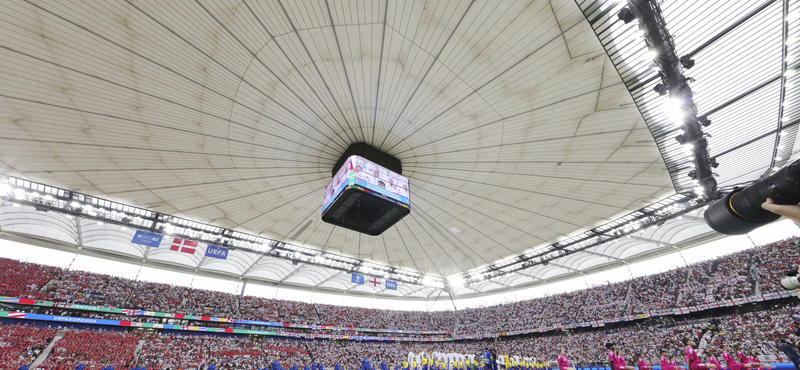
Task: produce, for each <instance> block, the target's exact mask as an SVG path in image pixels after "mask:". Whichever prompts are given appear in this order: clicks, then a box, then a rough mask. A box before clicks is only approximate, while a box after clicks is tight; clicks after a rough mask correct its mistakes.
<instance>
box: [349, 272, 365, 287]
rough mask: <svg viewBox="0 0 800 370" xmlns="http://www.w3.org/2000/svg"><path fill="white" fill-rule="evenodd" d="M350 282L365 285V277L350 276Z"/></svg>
mask: <svg viewBox="0 0 800 370" xmlns="http://www.w3.org/2000/svg"><path fill="white" fill-rule="evenodd" d="M350 282H351V283H353V284H361V285H364V275H359V274H352V275H351V276H350Z"/></svg>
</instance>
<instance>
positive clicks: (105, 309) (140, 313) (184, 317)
mask: <svg viewBox="0 0 800 370" xmlns="http://www.w3.org/2000/svg"><path fill="white" fill-rule="evenodd" d="M0 302H2V303H13V304H22V305H32V306H43V307H58V308H66V309H72V310H82V311H94V312H103V313H115V314H123V315H127V316H149V317H165V318H171V319H181V320H193V321H210V322H221V323H231V324H243V325H257V326H272V327H282V328H294V329H316V330H335V331H359V332H369V333H396V334H450V331H449V330H396V329H372V328H359V327H350V326H335V325H304V324H290V323H283V322H272V321H258V320H241V319H240V320H236V319H228V318H222V317H213V316H196V315H185V314H177V313H165V312H156V311H147V310H138V309H128V308H116V307H110V306H93V305H86V304H77V303H64V302H51V301H41V300H33V299H24V298H17V297H2V296H0Z"/></svg>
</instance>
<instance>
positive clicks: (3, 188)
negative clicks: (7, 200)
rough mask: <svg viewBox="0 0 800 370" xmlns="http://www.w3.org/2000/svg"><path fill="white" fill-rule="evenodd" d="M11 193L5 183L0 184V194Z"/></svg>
mask: <svg viewBox="0 0 800 370" xmlns="http://www.w3.org/2000/svg"><path fill="white" fill-rule="evenodd" d="M8 193H11V187H10V186H8V185H6V184H0V194H3V195H5V194H8Z"/></svg>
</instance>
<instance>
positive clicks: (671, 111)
mask: <svg viewBox="0 0 800 370" xmlns="http://www.w3.org/2000/svg"><path fill="white" fill-rule="evenodd" d="M664 112H665V113H666V114H667V116H668V117H669V119H670V120H672V122H673V123H674V124H676V125H678V126H680V125H683V120H684V119H685V118H686V113H684V111H683V108H682V107H681V101H680V100H678V99H667V101H666V102H665V103H664Z"/></svg>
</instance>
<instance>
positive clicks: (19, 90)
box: [0, 0, 798, 297]
mask: <svg viewBox="0 0 800 370" xmlns="http://www.w3.org/2000/svg"><path fill="white" fill-rule="evenodd" d="M690 3H691V4H698V3H695V2H681V1H664V2H663V4H662V7H663V12H664V15H665V18H666V19H667V21H668V26H669V27H672V26H674V27H675V29H676V30H678V32H676V35H675V42H676V45H677V47H678V48H679V49H681V50H689V49H691V48H694V47H697V46H698V45H701V44H702V45H704V43H705V44H708V45H706V47H705V48H704V49H703V51H702V52H701V53H697V55H696V56H695V59H696V60H697V67H696V68H697V70H696V71H697V72H698V78H697V79H698V88H697V90H698V94H697V96H698V101H697V103H698V109H699V110H700V111H703V110H704V109H712V108H715V107H718V106H719V105H720V104H725V103H727V105H724V107H723V108H720V109H718V110H717V111H715V112H714V113H715V114H716V115H717V116H712V117H711V118H712V120H713V121H714V126H711V129H713V128H714V127H715V126H716V125H717V124H718V123H719V124H720V126H718V127H719V133H717V132H713V130H712V133H713V135H715V136H714V137H713V138H711V139H709V142H710V143H711V146H712V155H714V154H715V151H716V150H718V149H717V148H719V150H722V151H725V156H728V158H725V156H720V157H719V159H718V160H719V162H720V170H719V171H720V175H721V177H720V179H719V181H720V184H721V185H723V186H725V185H731V184H734V183H740V182H742V181H745V180H747V181H751V180H753V179H755V178H753V175H752V174H753V173H756V172H758V171H766V170H768V169H769V168H770V166H771V163H770V160H771V155H772V151H771V148H772V146H774V145H773V144H774V143H775V142H776V141H775V137H776V135H777V134H776V133H774V132H773V133H772V136H770V135H769V130H770V127H775V125H776V124H777V123H778V122H777V121H778V120H777V106H779V104H780V99H779V97H778V95H777V94H778V93H779V89H776V88H775V87H774V85H775V83H774V81H773V82H772V83H771V84H769V83H768V84H766V85H764V88H763V89H756V90H753V91H750V90H752V89H751V87H752V86H756V85H758V84H759V83H762V82H763V81H767V80H768V79H769V78H773V77H774V76H773V75H776V74H777V75H778V76H779V74H780V65H776V66H773V65H772V64H770V63H772V62H775V58H776V57H775V55H780V45H781V39H780V37H781V24H782V19H781V17H780V16H779V15H775V14H773V13H775V12H776V10H775V9H777V12H778V13H776V14H779V13H780V9H781V5H782V2H781V1H766V2H764V4H761V2H751V1H745V3H747V4H755V5H754V6H751V7H736V6H726V5H724V4H722V3H721V2H706V3H704V4H710V3H715V4H716V5H715V6H700V5H691V4H690ZM726 3H727V2H726ZM622 5H623V4H621V3H619V2H616V1H613V0H609V1H601V0H598V1H577V2H576V1H573V0H533V1H500V2H498V1H487V0H478V1H471V0H463V1H457V0H449V1H439V2H425V1H367V0H363V1H361V0H350V1H299V0H279V1H278V0H275V1H249V0H247V1H245V0H239V1H234V0H227V1H223V0H218V1H205V0H200V1H188V0H185V1H172V2H162V1H135V0H132V1H114V2H87V1H66V2H31V1H12V2H9V3H8V4H6V5H5V7H4V8H5V9H4V11H3V12H2V13H0V17H2V23H0V32H2V34H1V35H0V86H3V87H4V88H3V90H2V91H0V122H1V123H0V125H1V127H2V133H1V134H0V162H1V163H2V164H0V173H3V174H5V175H8V176H14V177H17V178H24V179H29V180H32V181H36V182H40V183H43V184H48V185H53V186H56V187H60V188H63V189H69V190H73V191H76V192H80V193H83V194H88V195H91V196H96V197H101V198H105V199H109V200H113V201H116V202H120V203H125V204H130V205H133V206H136V207H141V208H144V209H148V210H152V211H155V212H158V213H163V214H168V215H174V216H178V217H183V218H186V219H190V220H195V221H199V222H202V223H207V224H211V225H215V226H219V227H223V228H229V229H233V230H237V231H242V232H246V233H250V234H254V235H258V236H262V237H265V238H268V239H271V240H277V241H281V242H285V243H288V244H292V245H297V246H302V247H305V248H311V249H316V250H321V251H325V252H329V253H334V254H338V255H343V256H348V257H352V258H356V259H360V260H366V261H373V262H376V263H380V264H385V265H389V266H396V267H400V268H404V269H408V270H412V271H417V272H420V273H423V274H426V275H434V276H441V277H447V276H450V275H453V274H459V273H465V272H469V271H473V270H476V269H480V268H484V267H486V266H489V265H491V264H494V263H497V262H498V261H503V260H505V259H507V258H509V257H513V256H518V255H521V254H525V253H530V252H534V251H536V250H539V249H541V248H543V247H545V246H547V245H550V244H552V243H555V242H558V241H561V240H564V239H566V238H568V237H571V236H574V235H576V234H578V233H580V232H583V231H585V230H587V229H591V228H593V227H596V226H599V225H602V224H605V223H607V222H609V221H610V220H613V219H615V218H618V217H620V216H622V215H625V214H629V213H630V212H634V211H636V210H639V209H642V208H644V207H647V206H649V205H651V204H653V203H655V202H658V201H662V200H664V199H667V198H669V197H673V196H675V194H676V192H675V189H676V186H677V187H678V188H680V190H681V192H684V191H685V189H684V188H686V187H687V185H686V182H687V181H688V180H689V179H688V178H686V179H679V176H677V175H676V173H679V172H680V171H685V172H688V171H689V169H690V168H689V167H688V166H686V163H687V160H686V158H685V154H681V150H680V148H679V146H678V145H677V142H675V141H674V140H672V139H671V138H668V139H669V140H667V139H663V138H662V137H661V136H659V135H658V134H659V133H660V132H661V131H660V130H661V129H660V128H659V126H658V125H659V124H661V123H659V122H660V121H659V120H661V119H662V117H661V116H662V115H661V114H660V113H653V111H652V109H651V108H652V107H653V106H655V105H658V106H659V107H660V104H661V103H659V102H658V101H657V97H649V96H644V97H643V95H642V94H649V93H647V92H646V91H648V92H649V91H652V87H651V86H650V85H651V84H654V82H653V81H652V80H651V81H649V82H645V83H644V85H643V87H640V89H639V90H637V89H632V90H631V91H629V88H631V87H633V86H635V85H636V84H638V83H641V82H642V81H646V80H647V79H648V78H650V77H651V75H652V71H650V70H648V68H647V65H645V66H644V67H641V66H639V63H638V62H637V63H627V62H624V61H621V60H620V58H621V59H625V58H637V60H638V59H641V57H640V56H639V55H638V54H637V53H639V52H641V53H644V52H645V51H646V50H645V51H641V50H640V49H643V48H644V43H643V42H641V43H640V45H638V46H637V47H634V46H626V45H633V44H631V43H630V38H631V37H630V35H628V33H630V32H635V28H634V31H630V30H629V28H625V29H624V30H623V29H622V28H623V25H622V22H616V16H615V13H616V9H618V8H619V7H621V6H622ZM758 5H761V7H760V8H758V7H757V6H758ZM793 7H794V8H793V9H792V11H793V12H797V11H798V9H797V4H795V5H793ZM688 11H691V12H692V14H693V15H692V16H689V13H687V12H688ZM584 13H586V16H585V14H584ZM750 13H753V14H755V15H752V14H750ZM746 16H750V17H751V18H748V19H751V21H748V22H743V23H741V24H738V25H735V22H736V21H737V20H740V19H743V17H746ZM587 17H588V19H589V20H587ZM709 17H711V18H715V17H716V18H719V19H723V20H724V21H722V22H719V23H713V22H712V23H713V25H714V27H710V26H709V22H708V20H709V19H710V18H709ZM590 20H591V21H592V23H590ZM604 24H605V25H606V26H607V25H613V27H616V28H619V30H616V31H615V30H611V29H610V28H608V29H606V28H603V27H605V26H604ZM732 24H734V26H735V27H734V29H733V31H729V32H728V33H726V34H724V35H722V36H721V37H720V36H719V33H720V32H722V31H723V28H724V27H726V26H730V25H732ZM792 25H793V28H792V29H793V30H795V31H796V30H797V26H796V22H795V23H793V24H792ZM748 27H749V28H748ZM596 32H597V33H596ZM741 32H745V33H747V34H748V35H752V36H751V37H750V38H747V39H743V41H739V40H742V38H741V35H739V33H741ZM687 35H691V37H690V38H688V37H687ZM760 37H763V39H760ZM715 38H716V39H715ZM732 40H737V41H736V42H734V41H732ZM623 41H624V42H626V44H624V45H623V44H622V42H623ZM773 44H774V45H773ZM609 45H611V46H609ZM752 45H761V47H762V49H763V50H761V49H759V51H758V52H755V51H754V52H753V53H755V54H754V55H757V57H758V58H759V59H758V60H752V58H750V57H741V56H738V57H737V56H736V54H737V52H736V50H737V48H742V47H749V46H752ZM604 47H605V48H604ZM612 47H614V48H618V49H619V50H620V51H619V53H617V54H615V53H613V52H611V53H610V55H611V57H609V53H607V49H609V48H612ZM772 47H774V48H775V50H774V53H775V54H774V55H773V54H772V53H773V49H772ZM626 48H632V49H631V50H633V49H635V50H634V51H627V49H626ZM792 52H793V53H795V54H796V46H794V47H793V49H792ZM739 54H740V55H741V53H739ZM734 60H736V61H739V62H743V63H744V64H746V66H745V67H742V68H745V69H741V70H733V71H730V70H728V71H724V72H719V71H722V70H723V69H721V68H722V67H726V68H737V67H735V66H736V64H735V63H734ZM777 60H780V58H778V59H777ZM634 64H635V66H634ZM762 65H769V68H766V67H765V68H761V66H762ZM692 72H695V70H692V71H688V72H687V75H692ZM620 73H622V77H621V76H620ZM725 73H727V75H728V76H732V75H736V76H740V78H745V77H744V76H747V77H746V79H747V81H745V82H747V83H744V82H742V84H739V85H734V86H728V85H726V84H730V83H731V82H730V81H729V82H725V81H726V79H725V78H724V76H725ZM700 75H702V77H703V78H699V76H700ZM751 80H752V81H751ZM703 84H705V85H703ZM745 85H746V86H745ZM778 85H780V84H778ZM792 86H793V85H791V86H789V88H791V89H793V90H790V89H789V88H787V90H786V96H787V98H786V100H785V101H787V102H788V101H796V100H797V90H796V88H795V87H792ZM746 89H750V90H747V91H750V93H749V94H748V95H744V96H741V97H739V99H737V100H735V101H733V102H730V100H731V99H733V98H735V97H736V96H738V95H741V94H743V93H745V92H747V91H744V90H746ZM739 90H743V91H739ZM632 92H633V96H632V95H631V94H632ZM653 94H654V93H653ZM643 99H650V100H647V101H644V100H643ZM793 99H794V100H793ZM640 109H642V110H641V111H640ZM649 109H650V110H649ZM773 110H774V112H773ZM643 114H644V115H643ZM748 117H750V118H753V119H756V118H757V121H758V123H759V126H758V129H757V130H756V129H751V126H749V125H750V123H748V122H752V120H751V119H750V118H748ZM783 117H784V122H786V123H785V127H786V130H785V131H784V132H785V133H788V134H787V135H790V136H791V141H789V142H787V143H786V145H784V146H783V147H781V152H780V153H781V155H783V156H784V160H785V159H788V158H789V156H790V155H792V154H793V153H794V152H795V150H794V133H795V132H796V123H797V120H798V113H797V106H796V104H795V105H793V106H791V107H788V108H786V111H785V112H784V115H783ZM770 118H775V119H770ZM728 121H730V122H732V123H728V124H727V126H726V123H725V122H728ZM762 121H763V122H762ZM743 125H747V126H746V127H743ZM762 126H763V127H762ZM723 128H725V129H724V130H723ZM651 130H653V132H654V133H656V134H657V135H656V139H655V140H654V136H653V134H652V133H651ZM792 130H794V131H792ZM662 131H663V130H662ZM716 135H719V136H716ZM673 136H674V135H673ZM762 136H763V137H762ZM670 137H671V136H670ZM718 137H721V140H722V141H720V143H723V145H719V146H716V147H715V146H714V145H715V141H714V140H717V138H718ZM759 137H760V139H759ZM787 137H788V136H787ZM754 138H755V139H754ZM748 140H755V141H753V142H752V144H751V145H744V146H742V145H740V144H742V143H745V142H747V141H748ZM770 140H771V141H770ZM357 142H366V143H368V144H370V145H372V146H374V147H376V148H378V149H380V150H382V151H385V152H386V153H389V154H391V155H392V156H395V157H397V158H398V159H400V160H401V161H402V164H403V175H404V176H407V177H408V178H409V181H410V184H411V196H410V202H411V210H412V211H411V214H410V215H409V216H407V217H406V218H405V219H403V220H402V221H401V222H399V223H398V224H397V225H395V226H394V227H393V228H391V229H390V230H388V231H387V232H385V233H384V234H383V235H381V236H378V237H372V236H367V235H362V234H358V233H356V232H353V231H350V230H346V229H343V228H337V227H334V226H331V225H329V224H326V223H323V222H322V221H321V219H320V213H321V205H322V198H323V192H324V188H325V185H326V184H327V183H328V181H329V180H330V173H331V168H332V166H333V165H334V163H335V161H336V160H337V159H338V158H339V156H340V155H341V154H342V153H343V152H344V150H345V149H346V148H347V146H348V145H350V144H352V143H357ZM673 144H674V145H673ZM771 145H772V146H771ZM673 146H675V147H676V148H673ZM762 152H763V155H764V158H761V157H760V155H761V153H762ZM662 155H663V157H662ZM664 158H666V160H667V163H665V159H664ZM737 158H738V159H737ZM688 163H690V162H688ZM739 163H746V164H747V166H746V167H747V168H743V169H740V167H739V166H738V165H739ZM668 166H669V169H670V170H671V171H668ZM671 175H672V177H671ZM684 177H685V176H684ZM756 178H757V177H756ZM688 186H690V185H688ZM1 207H2V212H0V227H2V230H3V232H5V233H8V234H13V235H14V237H15V238H20V237H31V238H37V239H40V241H39V243H40V244H41V239H46V240H49V241H51V242H54V243H52V246H54V247H57V248H61V249H70V248H75V246H76V245H81V246H82V248H84V249H86V250H90V251H93V253H97V254H98V255H109V256H111V255H113V256H114V257H115V258H122V259H127V260H130V261H141V260H142V259H143V258H145V259H147V260H148V261H149V262H150V263H157V264H162V266H164V267H165V268H167V267H173V268H177V269H185V270H189V271H191V270H195V271H197V270H203V271H206V272H214V273H221V274H225V275H229V276H234V277H247V278H252V279H257V280H263V281H267V282H273V283H279V284H288V285H297V286H306V287H316V288H320V289H331V290H336V291H342V290H352V291H355V292H363V293H381V294H387V295H395V296H404V297H428V296H432V295H435V294H436V293H437V292H440V289H437V288H434V287H426V286H421V285H414V284H400V286H398V290H397V291H386V290H385V289H384V288H383V287H377V288H375V287H372V286H370V285H369V284H367V285H359V286H353V284H351V283H350V276H349V274H347V273H345V272H343V271H337V270H333V269H326V268H324V267H320V266H314V265H309V264H302V263H300V264H293V263H292V262H290V261H287V260H284V259H279V258H270V257H266V258H265V257H264V256H260V255H258V254H254V253H250V252H247V251H241V250H234V251H232V252H231V253H230V255H229V258H228V260H227V261H221V260H209V259H203V258H202V256H201V255H196V256H188V255H184V254H180V253H171V252H170V251H168V250H163V249H161V250H155V251H151V252H148V251H147V248H146V247H143V246H140V245H136V244H132V243H130V240H131V237H132V234H133V230H131V229H126V228H121V227H119V226H117V225H109V224H97V222H93V221H90V220H84V219H77V220H75V219H70V218H67V217H65V216H64V215H61V214H56V213H52V212H48V213H42V212H37V211H35V210H34V209H33V208H32V207H26V206H23V207H15V206H13V205H12V204H11V203H5V204H3V205H2V206H1ZM706 237H711V234H710V229H709V228H708V227H707V226H705V224H704V223H703V222H702V210H697V211H693V212H690V213H689V214H687V215H685V216H684V217H683V218H682V219H673V220H670V221H668V222H666V223H665V224H663V225H662V226H659V227H652V228H649V229H646V230H641V231H637V232H636V233H634V234H632V235H631V237H629V238H622V239H617V240H614V241H611V242H608V243H605V244H602V245H599V246H595V247H592V248H589V249H586V250H583V251H581V252H576V253H573V254H570V255H567V256H564V257H561V258H559V259H557V260H554V261H551V262H550V263H549V264H547V265H534V266H530V267H527V268H525V269H523V270H520V271H516V272H514V273H509V274H505V275H503V276H500V277H497V278H493V279H489V280H485V281H482V282H478V283H471V284H467V286H465V287H462V288H460V289H457V290H455V291H454V293H456V294H461V295H468V294H474V293H482V292H487V291H491V290H497V289H506V288H515V287H520V286H526V285H531V284H536V283H540V282H545V281H549V280H552V279H555V278H559V277H565V276H573V275H576V274H581V273H585V272H587V271H592V270H597V269H601V268H604V267H607V266H612V265H613V266H618V265H620V264H622V263H625V262H626V261H629V260H632V259H637V258H638V259H641V258H647V257H650V256H654V255H657V254H662V253H667V252H668V251H672V250H675V249H676V248H680V247H681V245H689V244H691V243H693V241H696V240H700V239H702V238H706Z"/></svg>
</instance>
